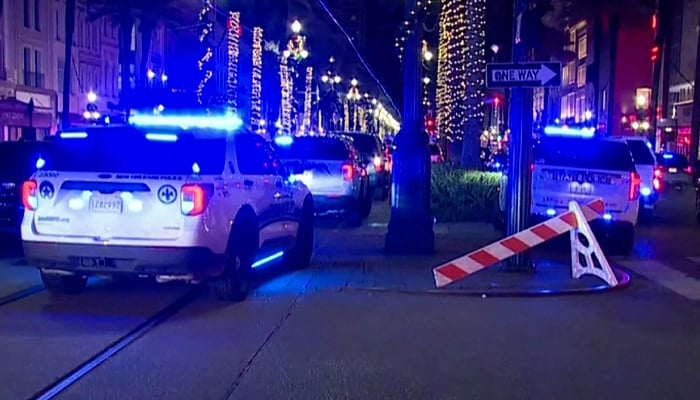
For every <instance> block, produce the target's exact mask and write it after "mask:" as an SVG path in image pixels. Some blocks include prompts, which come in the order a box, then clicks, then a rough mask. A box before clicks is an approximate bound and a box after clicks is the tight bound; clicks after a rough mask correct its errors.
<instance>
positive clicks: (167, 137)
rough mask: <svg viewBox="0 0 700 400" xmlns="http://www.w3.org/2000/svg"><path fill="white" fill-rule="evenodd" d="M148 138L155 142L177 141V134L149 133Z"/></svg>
mask: <svg viewBox="0 0 700 400" xmlns="http://www.w3.org/2000/svg"><path fill="white" fill-rule="evenodd" d="M146 139H147V140H151V141H154V142H177V135H175V134H172V133H147V134H146Z"/></svg>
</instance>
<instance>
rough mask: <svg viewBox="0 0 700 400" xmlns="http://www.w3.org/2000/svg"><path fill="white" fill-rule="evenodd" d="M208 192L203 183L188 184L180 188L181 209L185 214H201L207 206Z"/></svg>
mask: <svg viewBox="0 0 700 400" xmlns="http://www.w3.org/2000/svg"><path fill="white" fill-rule="evenodd" d="M208 197H209V196H208V192H207V190H206V188H205V187H203V186H201V185H196V184H195V185H193V184H187V185H183V186H182V189H181V190H180V210H181V211H182V214H183V215H199V214H201V213H203V212H204V210H205V209H206V208H207V201H208Z"/></svg>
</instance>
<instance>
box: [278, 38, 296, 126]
mask: <svg viewBox="0 0 700 400" xmlns="http://www.w3.org/2000/svg"><path fill="white" fill-rule="evenodd" d="M290 55H291V53H290V51H289V50H284V51H283V52H282V59H281V62H280V85H281V89H282V113H281V114H282V115H281V116H280V120H281V123H282V130H283V131H284V133H290V132H291V129H292V93H293V92H294V82H293V81H292V77H291V73H290V72H291V71H290V70H289V57H290Z"/></svg>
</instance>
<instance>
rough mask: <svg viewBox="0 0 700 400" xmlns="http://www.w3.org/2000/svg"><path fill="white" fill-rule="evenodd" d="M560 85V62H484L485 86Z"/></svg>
mask: <svg viewBox="0 0 700 400" xmlns="http://www.w3.org/2000/svg"><path fill="white" fill-rule="evenodd" d="M560 85H561V63H558V62H527V63H517V64H506V63H489V64H486V87H488V88H512V87H553V86H560Z"/></svg>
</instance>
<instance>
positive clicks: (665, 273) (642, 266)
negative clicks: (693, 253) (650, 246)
mask: <svg viewBox="0 0 700 400" xmlns="http://www.w3.org/2000/svg"><path fill="white" fill-rule="evenodd" d="M697 258H698V260H700V257H697ZM619 263H620V265H622V266H623V267H625V268H629V269H631V270H632V271H634V272H636V273H638V274H640V275H643V276H645V277H647V278H649V279H651V280H652V281H654V282H656V283H658V284H659V285H661V286H663V287H665V288H667V289H669V290H671V291H673V292H675V293H677V294H679V295H681V296H683V297H685V298H687V299H690V300H694V301H700V281H699V280H697V279H695V278H693V277H690V276H688V275H686V274H684V273H682V272H680V271H678V270H676V269H673V268H671V267H668V266H667V265H666V264H664V263H661V262H658V261H654V260H642V259H627V260H621V261H619Z"/></svg>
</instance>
